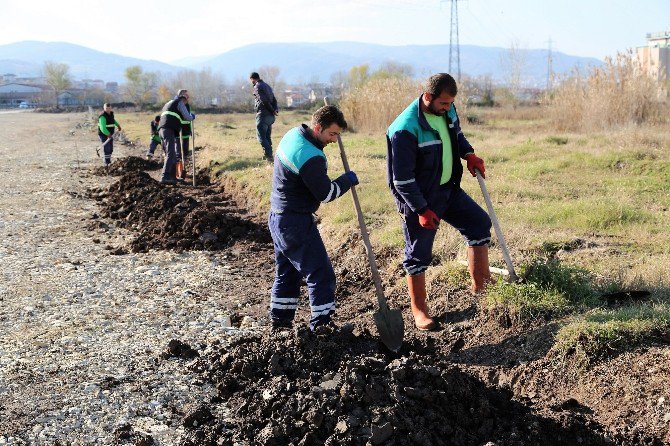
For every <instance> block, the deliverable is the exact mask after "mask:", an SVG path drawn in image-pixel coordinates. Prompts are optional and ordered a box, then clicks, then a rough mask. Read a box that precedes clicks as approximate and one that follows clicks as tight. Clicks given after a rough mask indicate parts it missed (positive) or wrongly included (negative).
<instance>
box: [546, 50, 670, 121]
mask: <svg viewBox="0 0 670 446" xmlns="http://www.w3.org/2000/svg"><path fill="white" fill-rule="evenodd" d="M667 95H668V92H667V84H665V83H663V82H658V81H656V80H654V79H653V78H651V77H649V76H647V75H646V74H645V73H644V72H643V70H642V69H641V68H640V66H639V64H638V62H637V61H636V58H635V57H634V56H633V54H632V52H627V53H620V54H618V55H617V57H616V58H614V59H612V58H607V59H606V60H605V65H604V66H603V67H599V68H594V69H592V70H591V71H590V73H589V74H588V75H587V76H583V75H581V74H580V73H575V74H574V75H572V76H571V77H569V78H568V79H565V80H563V81H562V82H561V83H560V86H559V87H558V88H557V89H556V90H554V91H552V92H551V94H550V95H549V96H548V97H547V98H546V100H545V104H546V110H547V113H549V115H550V116H551V120H552V121H553V123H554V125H555V126H556V128H557V129H559V130H587V131H592V130H601V129H611V128H614V127H618V126H629V125H639V124H642V123H658V122H663V120H664V118H665V117H666V116H667V115H668V111H669V108H668V106H667V102H666V99H667Z"/></svg>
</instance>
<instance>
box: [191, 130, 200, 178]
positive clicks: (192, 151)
mask: <svg viewBox="0 0 670 446" xmlns="http://www.w3.org/2000/svg"><path fill="white" fill-rule="evenodd" d="M191 144H193V148H192V149H191V162H192V163H193V187H196V186H197V185H198V184H197V182H196V179H195V126H194V125H193V121H191Z"/></svg>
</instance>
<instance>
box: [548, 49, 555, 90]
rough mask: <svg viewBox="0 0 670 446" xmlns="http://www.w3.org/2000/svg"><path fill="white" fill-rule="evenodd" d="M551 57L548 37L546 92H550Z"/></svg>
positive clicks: (552, 74)
mask: <svg viewBox="0 0 670 446" xmlns="http://www.w3.org/2000/svg"><path fill="white" fill-rule="evenodd" d="M551 63H552V56H551V37H549V50H548V51H547V91H551V86H552V85H551V81H552V78H553V77H554V73H553V71H552V66H551Z"/></svg>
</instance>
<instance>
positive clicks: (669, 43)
mask: <svg viewBox="0 0 670 446" xmlns="http://www.w3.org/2000/svg"><path fill="white" fill-rule="evenodd" d="M637 58H638V60H639V61H640V64H641V65H642V68H643V69H644V70H645V71H646V72H647V73H649V75H650V76H652V77H653V78H654V79H658V80H663V79H667V78H668V70H670V30H669V31H663V32H657V33H649V34H647V46H642V47H638V48H637Z"/></svg>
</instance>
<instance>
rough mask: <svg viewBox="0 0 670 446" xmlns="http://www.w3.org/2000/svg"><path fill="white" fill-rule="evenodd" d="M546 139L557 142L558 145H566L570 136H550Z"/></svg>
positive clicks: (550, 142)
mask: <svg viewBox="0 0 670 446" xmlns="http://www.w3.org/2000/svg"><path fill="white" fill-rule="evenodd" d="M546 141H547V142H548V143H549V144H555V145H557V146H564V145H566V144H567V143H568V138H566V137H565V136H549V137H547V139H546Z"/></svg>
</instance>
